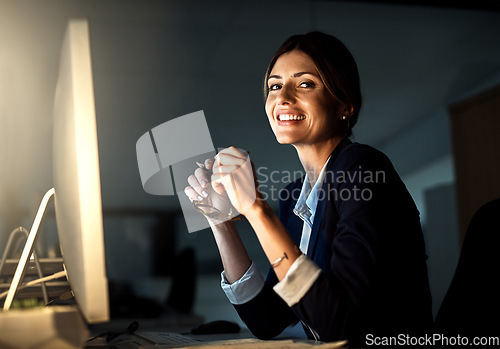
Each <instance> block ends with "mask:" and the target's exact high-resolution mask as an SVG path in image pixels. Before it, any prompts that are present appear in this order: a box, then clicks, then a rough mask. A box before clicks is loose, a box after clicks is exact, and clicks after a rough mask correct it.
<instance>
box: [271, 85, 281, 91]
mask: <svg viewBox="0 0 500 349" xmlns="http://www.w3.org/2000/svg"><path fill="white" fill-rule="evenodd" d="M280 88H281V85H280V84H271V85H269V91H277V90H279V89H280Z"/></svg>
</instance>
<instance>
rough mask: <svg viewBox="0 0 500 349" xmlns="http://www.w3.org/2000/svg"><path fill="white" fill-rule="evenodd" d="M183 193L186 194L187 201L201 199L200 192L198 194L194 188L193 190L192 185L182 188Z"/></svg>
mask: <svg viewBox="0 0 500 349" xmlns="http://www.w3.org/2000/svg"><path fill="white" fill-rule="evenodd" d="M184 194H186V196H187V197H188V199H189V201H191V202H193V201H201V200H203V198H201V199H200V197H201V196H200V194H198V192H197V191H196V190H194V189H193V187H191V186H189V185H188V186H187V187H186V188H184Z"/></svg>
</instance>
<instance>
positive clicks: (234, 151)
mask: <svg viewBox="0 0 500 349" xmlns="http://www.w3.org/2000/svg"><path fill="white" fill-rule="evenodd" d="M219 154H228V155H232V156H234V157H237V158H241V159H246V158H247V157H248V152H246V151H245V150H243V149H238V148H236V147H229V148H225V149H222V150H221V151H219Z"/></svg>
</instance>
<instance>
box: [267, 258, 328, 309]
mask: <svg viewBox="0 0 500 349" xmlns="http://www.w3.org/2000/svg"><path fill="white" fill-rule="evenodd" d="M320 273H321V268H320V267H318V266H317V265H316V264H315V263H314V262H313V261H312V260H311V259H309V258H308V257H307V256H306V255H304V254H303V255H300V256H299V257H298V258H297V259H296V260H295V262H293V264H292V266H291V267H290V269H288V272H287V273H286V275H285V278H284V279H283V280H281V281H280V282H278V283H277V284H276V285H275V286H274V287H273V289H274V291H275V292H276V293H277V294H278V295H279V296H280V297H281V298H282V299H283V300H284V301H285V302H286V303H287V304H288V306H289V307H291V306H294V305H295V304H297V303H298V302H299V301H300V300H301V299H302V297H304V296H305V294H306V293H307V291H309V289H310V288H311V286H312V284H313V283H314V282H315V281H316V280H317V279H318V277H319V274H320Z"/></svg>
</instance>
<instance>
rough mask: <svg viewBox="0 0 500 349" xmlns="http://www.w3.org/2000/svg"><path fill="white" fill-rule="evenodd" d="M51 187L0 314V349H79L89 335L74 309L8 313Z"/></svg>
mask: <svg viewBox="0 0 500 349" xmlns="http://www.w3.org/2000/svg"><path fill="white" fill-rule="evenodd" d="M53 195H54V188H52V189H50V190H49V191H47V193H45V195H44V197H43V199H42V202H41V203H40V207H39V208H38V212H37V214H36V216H35V220H34V221H33V225H32V227H31V230H30V233H29V235H28V239H27V241H26V244H25V245H24V249H23V252H22V254H21V258H20V259H19V263H18V265H17V268H16V271H15V273H14V277H13V278H12V282H11V285H10V288H9V292H8V294H7V297H6V299H5V303H4V306H3V312H0V348H9V349H25V348H32V349H38V348H40V349H49V348H60V349H76V348H81V347H82V346H83V344H84V343H85V341H86V339H87V338H88V335H89V332H88V329H87V327H86V325H85V323H84V321H83V319H82V316H81V314H80V312H79V310H78V308H77V306H51V307H45V308H35V309H22V310H9V309H10V306H11V305H12V301H13V299H14V296H15V294H16V292H17V290H18V288H19V286H20V285H21V282H22V280H23V277H24V273H25V271H26V268H27V266H28V262H29V259H30V257H31V255H32V253H33V249H34V246H35V242H36V237H37V233H38V228H39V227H40V223H41V221H42V218H43V215H44V213H45V210H46V208H47V204H48V203H49V201H50V199H51V198H52V197H53Z"/></svg>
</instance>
